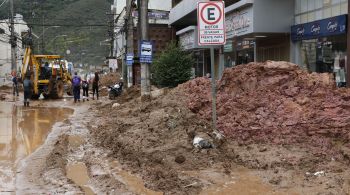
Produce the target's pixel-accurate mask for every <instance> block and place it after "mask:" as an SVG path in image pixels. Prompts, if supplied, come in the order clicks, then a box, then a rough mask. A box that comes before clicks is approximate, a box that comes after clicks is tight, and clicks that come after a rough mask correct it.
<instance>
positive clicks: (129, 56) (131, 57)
mask: <svg viewBox="0 0 350 195" xmlns="http://www.w3.org/2000/svg"><path fill="white" fill-rule="evenodd" d="M133 63H134V54H127V55H126V64H127V65H129V66H131V65H132V64H133Z"/></svg>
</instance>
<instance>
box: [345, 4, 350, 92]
mask: <svg viewBox="0 0 350 195" xmlns="http://www.w3.org/2000/svg"><path fill="white" fill-rule="evenodd" d="M349 11H350V3H348V12H349ZM349 25H350V15H349V13H348V28H349ZM347 33H348V34H347V37H348V38H347V48H348V52H347V58H346V59H347V60H346V61H347V62H346V68H345V70H346V86H347V87H348V88H350V50H349V48H350V30H348V32H347Z"/></svg>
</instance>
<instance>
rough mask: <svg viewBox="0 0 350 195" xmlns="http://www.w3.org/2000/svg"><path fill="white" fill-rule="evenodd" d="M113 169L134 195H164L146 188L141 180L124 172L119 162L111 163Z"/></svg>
mask: <svg viewBox="0 0 350 195" xmlns="http://www.w3.org/2000/svg"><path fill="white" fill-rule="evenodd" d="M111 167H113V169H114V170H113V171H114V173H115V176H116V177H119V178H118V179H120V180H121V182H123V183H124V184H125V185H126V186H127V187H128V188H129V190H131V191H133V192H134V193H136V194H142V195H163V192H156V191H153V190H150V189H148V188H146V187H145V184H144V182H143V181H142V179H141V178H139V177H136V176H134V175H132V174H130V173H129V172H127V171H124V170H123V169H122V168H121V165H120V164H119V162H117V161H113V162H111Z"/></svg>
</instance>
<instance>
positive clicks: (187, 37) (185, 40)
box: [179, 30, 195, 50]
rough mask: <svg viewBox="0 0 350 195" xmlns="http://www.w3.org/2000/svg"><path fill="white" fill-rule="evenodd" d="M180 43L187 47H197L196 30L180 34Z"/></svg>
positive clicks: (187, 48)
mask: <svg viewBox="0 0 350 195" xmlns="http://www.w3.org/2000/svg"><path fill="white" fill-rule="evenodd" d="M179 42H180V45H181V46H182V47H183V48H184V49H186V50H189V49H193V48H194V47H195V45H194V44H195V32H194V30H191V31H188V32H185V33H184V34H181V35H180V36H179Z"/></svg>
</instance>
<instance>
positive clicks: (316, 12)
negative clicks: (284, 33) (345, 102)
mask: <svg viewBox="0 0 350 195" xmlns="http://www.w3.org/2000/svg"><path fill="white" fill-rule="evenodd" d="M294 14H295V21H294V25H293V26H292V27H291V34H292V36H291V40H292V45H293V55H294V61H293V62H295V63H296V64H299V65H300V66H302V67H303V68H305V69H307V70H309V71H311V72H320V73H323V72H328V73H333V74H334V77H335V80H336V83H337V85H338V86H345V85H346V72H347V71H346V66H347V65H346V64H347V39H348V38H347V14H348V1H347V0H295V13H294Z"/></svg>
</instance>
